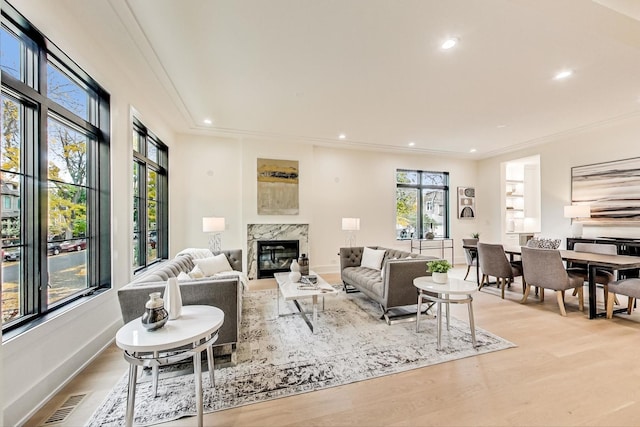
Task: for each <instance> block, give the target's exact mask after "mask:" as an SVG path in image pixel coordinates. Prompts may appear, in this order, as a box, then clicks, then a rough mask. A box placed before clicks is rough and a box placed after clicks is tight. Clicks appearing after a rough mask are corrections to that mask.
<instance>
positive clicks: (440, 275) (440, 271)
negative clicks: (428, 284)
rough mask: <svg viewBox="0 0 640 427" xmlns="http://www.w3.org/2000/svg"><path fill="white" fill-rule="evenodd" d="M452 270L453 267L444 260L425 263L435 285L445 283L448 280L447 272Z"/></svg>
mask: <svg viewBox="0 0 640 427" xmlns="http://www.w3.org/2000/svg"><path fill="white" fill-rule="evenodd" d="M452 268H453V266H452V265H451V264H449V261H447V260H446V259H436V260H433V261H427V271H428V272H429V271H430V272H431V277H432V278H433V281H434V282H436V283H447V280H448V278H449V275H448V274H447V272H448V271H449V270H450V269H452Z"/></svg>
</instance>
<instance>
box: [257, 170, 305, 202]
mask: <svg viewBox="0 0 640 427" xmlns="http://www.w3.org/2000/svg"><path fill="white" fill-rule="evenodd" d="M298 203H299V201H298V161H297V160H274V159H258V215H297V214H298V212H299V207H298Z"/></svg>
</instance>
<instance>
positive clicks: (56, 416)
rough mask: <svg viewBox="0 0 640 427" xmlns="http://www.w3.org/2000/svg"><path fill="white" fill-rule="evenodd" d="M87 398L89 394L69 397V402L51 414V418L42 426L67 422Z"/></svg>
mask: <svg viewBox="0 0 640 427" xmlns="http://www.w3.org/2000/svg"><path fill="white" fill-rule="evenodd" d="M86 396H87V393H84V394H74V395H72V396H69V397H68V398H67V400H65V401H64V403H63V404H62V405H60V407H59V408H58V409H56V411H55V412H54V413H53V414H51V416H50V417H49V418H47V420H46V421H45V422H44V423H43V424H42V425H43V426H49V425H52V424H59V423H61V422H63V421H65V420H66V419H67V418H68V417H69V415H71V413H72V412H73V410H74V409H76V407H77V406H78V405H79V404H80V402H82V399H84V398H85V397H86Z"/></svg>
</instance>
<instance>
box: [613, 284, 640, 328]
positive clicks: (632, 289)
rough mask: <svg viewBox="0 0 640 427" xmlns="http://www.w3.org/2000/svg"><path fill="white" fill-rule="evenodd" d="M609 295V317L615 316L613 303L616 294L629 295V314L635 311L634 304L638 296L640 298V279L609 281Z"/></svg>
mask: <svg viewBox="0 0 640 427" xmlns="http://www.w3.org/2000/svg"><path fill="white" fill-rule="evenodd" d="M608 288H609V292H608V293H609V295H608V299H607V301H608V302H607V319H611V318H612V317H613V303H614V299H615V296H616V294H618V295H624V296H626V297H629V302H628V303H627V314H631V312H632V311H633V304H634V301H635V300H636V299H637V298H640V279H638V278H632V279H623V280H617V281H615V282H611V283H609V286H608Z"/></svg>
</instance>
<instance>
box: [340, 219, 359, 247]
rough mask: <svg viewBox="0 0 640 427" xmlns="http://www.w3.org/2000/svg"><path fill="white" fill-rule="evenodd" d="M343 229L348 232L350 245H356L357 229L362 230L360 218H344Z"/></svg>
mask: <svg viewBox="0 0 640 427" xmlns="http://www.w3.org/2000/svg"><path fill="white" fill-rule="evenodd" d="M342 230H343V231H346V232H347V244H348V245H349V247H352V246H355V245H356V231H358V230H360V218H342Z"/></svg>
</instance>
